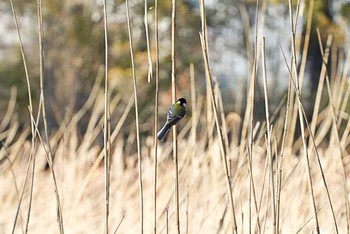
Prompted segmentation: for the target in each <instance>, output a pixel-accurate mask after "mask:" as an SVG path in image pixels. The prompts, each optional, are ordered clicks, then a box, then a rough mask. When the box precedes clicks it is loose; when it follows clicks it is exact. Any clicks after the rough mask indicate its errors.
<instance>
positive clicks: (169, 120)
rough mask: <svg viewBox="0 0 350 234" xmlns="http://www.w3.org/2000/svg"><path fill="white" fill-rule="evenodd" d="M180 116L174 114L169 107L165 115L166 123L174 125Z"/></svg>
mask: <svg viewBox="0 0 350 234" xmlns="http://www.w3.org/2000/svg"><path fill="white" fill-rule="evenodd" d="M181 118H182V116H176V115H174V112H173V109H172V108H171V107H170V108H169V110H168V115H167V124H169V126H173V125H175V124H176V123H177V122H179V120H180V119H181Z"/></svg>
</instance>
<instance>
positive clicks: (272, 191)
mask: <svg viewBox="0 0 350 234" xmlns="http://www.w3.org/2000/svg"><path fill="white" fill-rule="evenodd" d="M262 62H263V83H264V95H265V112H266V130H267V143H266V144H267V154H268V159H269V162H270V179H271V181H270V183H271V198H272V199H271V200H272V211H273V227H274V233H278V230H276V202H275V198H276V197H275V188H274V185H275V182H274V175H273V160H272V150H271V130H270V114H269V102H268V94H267V77H266V59H265V37H263V39H262Z"/></svg>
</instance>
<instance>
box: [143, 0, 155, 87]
mask: <svg viewBox="0 0 350 234" xmlns="http://www.w3.org/2000/svg"><path fill="white" fill-rule="evenodd" d="M143 22H144V24H145V36H146V46H147V59H148V76H147V81H148V83H150V82H151V79H152V76H153V64H152V57H151V49H150V41H149V33H148V1H147V0H145V1H144V18H143Z"/></svg>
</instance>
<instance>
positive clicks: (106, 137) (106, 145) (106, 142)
mask: <svg viewBox="0 0 350 234" xmlns="http://www.w3.org/2000/svg"><path fill="white" fill-rule="evenodd" d="M106 5H107V3H106V0H103V26H104V43H105V85H104V123H103V126H104V128H103V130H104V131H103V151H104V170H105V233H106V234H108V233H109V195H110V149H111V141H110V136H111V132H110V110H109V108H110V104H109V92H108V21H107V6H106Z"/></svg>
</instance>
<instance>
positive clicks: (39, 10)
mask: <svg viewBox="0 0 350 234" xmlns="http://www.w3.org/2000/svg"><path fill="white" fill-rule="evenodd" d="M37 14H38V31H39V32H38V33H39V35H38V37H39V60H40V61H39V64H40V102H41V103H42V114H43V123H44V132H45V138H46V144H47V148H48V159H47V161H48V164H49V165H50V170H51V175H52V179H53V181H54V187H55V197H56V206H57V221H58V225H59V229H60V233H61V234H62V233H64V228H63V216H62V208H61V202H60V196H59V192H58V186H57V183H56V176H55V172H54V169H53V154H52V150H51V144H50V139H49V134H48V128H47V119H46V109H45V95H44V48H43V18H42V17H43V16H42V7H41V0H37ZM29 111H31V110H30V109H29ZM30 114H31V115H32V113H30ZM39 115H40V114H38V119H39ZM32 124H34V122H32ZM34 167H35V156H34V161H33V173H34ZM33 175H34V174H33ZM33 179H34V177H33ZM32 185H33V183H32ZM31 192H32V191H31Z"/></svg>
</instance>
